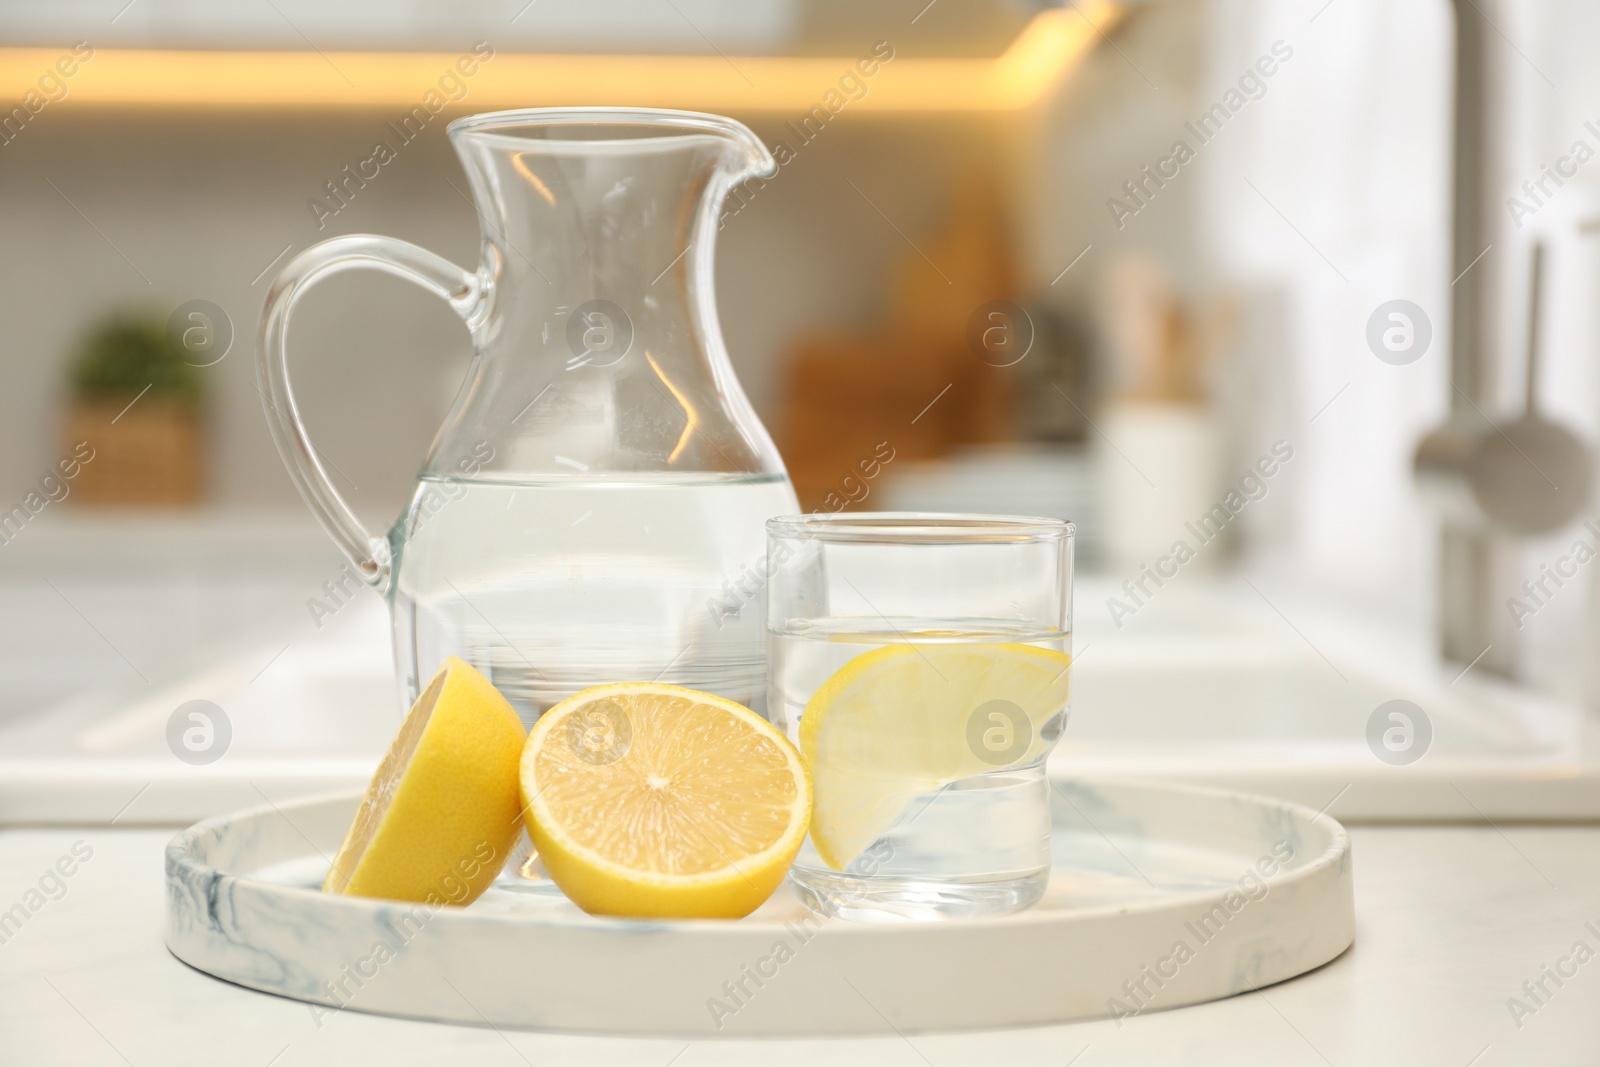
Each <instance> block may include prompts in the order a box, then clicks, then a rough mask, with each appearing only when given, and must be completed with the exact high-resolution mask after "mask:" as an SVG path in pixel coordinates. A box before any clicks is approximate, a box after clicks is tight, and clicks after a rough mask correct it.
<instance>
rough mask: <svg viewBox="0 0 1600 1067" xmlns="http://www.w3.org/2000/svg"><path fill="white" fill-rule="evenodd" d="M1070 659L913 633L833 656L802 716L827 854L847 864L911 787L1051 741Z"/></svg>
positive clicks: (909, 796) (1015, 761)
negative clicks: (843, 659)
mask: <svg viewBox="0 0 1600 1067" xmlns="http://www.w3.org/2000/svg"><path fill="white" fill-rule="evenodd" d="M1071 662H1072V659H1071V657H1070V656H1069V655H1067V654H1066V653H1064V652H1056V651H1053V650H1051V649H1044V648H1037V647H1034V646H1032V645H1023V644H1015V643H998V642H996V643H990V642H973V643H966V642H962V643H959V644H939V643H928V644H918V643H915V642H913V643H909V644H893V645H884V646H883V647H881V648H876V649H873V650H872V651H871V652H865V653H863V654H861V655H859V656H857V657H856V658H854V659H852V660H851V661H850V662H848V663H846V664H845V665H844V666H843V667H840V668H839V670H838V671H836V672H835V673H834V674H833V676H832V677H831V678H829V679H828V680H827V681H826V682H824V683H823V684H822V685H821V687H819V688H818V689H817V691H816V692H815V693H813V694H812V696H811V699H810V700H809V701H807V702H806V706H805V710H804V711H803V712H802V713H801V716H800V751H801V752H802V754H803V755H804V756H805V761H806V767H807V768H808V769H809V770H810V772H811V781H812V786H813V788H814V789H815V792H816V799H815V801H814V803H813V806H812V815H811V840H812V843H813V844H815V845H816V848H817V853H818V855H820V856H821V857H822V861H823V862H824V863H826V864H827V865H828V866H829V867H832V868H833V869H834V870H844V869H845V867H846V866H848V865H849V864H850V862H851V861H852V860H853V859H855V858H856V856H858V855H859V854H860V853H861V851H862V850H863V849H865V848H866V847H867V846H868V845H870V844H872V842H874V841H876V840H877V839H878V838H879V837H880V836H882V835H883V833H884V832H885V831H887V830H888V829H889V827H890V826H892V825H893V824H894V822H895V820H896V819H898V818H899V817H900V815H901V813H902V812H904V811H905V809H906V806H907V805H908V804H910V802H911V801H912V800H913V799H915V798H916V797H918V796H921V795H923V794H924V793H931V792H933V791H934V790H936V789H939V788H941V787H943V786H945V785H948V784H949V783H951V782H955V781H959V780H961V779H963V778H969V777H972V776H973V775H978V774H983V773H985V772H988V771H996V770H1000V769H1002V768H1004V767H1008V766H1020V765H1023V764H1026V763H1028V762H1030V761H1032V760H1034V759H1037V758H1038V757H1039V756H1040V755H1042V754H1043V753H1044V752H1046V751H1047V750H1048V748H1049V745H1050V741H1051V739H1048V738H1045V737H1043V736H1041V735H1042V734H1043V733H1044V730H1045V726H1046V724H1047V723H1048V721H1049V720H1050V719H1051V717H1052V716H1054V715H1055V714H1056V713H1057V712H1059V711H1061V710H1062V709H1063V708H1065V707H1066V704H1067V693H1068V677H1067V675H1068V667H1069V665H1070V664H1071Z"/></svg>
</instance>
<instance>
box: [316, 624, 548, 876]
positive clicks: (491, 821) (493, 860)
mask: <svg viewBox="0 0 1600 1067" xmlns="http://www.w3.org/2000/svg"><path fill="white" fill-rule="evenodd" d="M524 737H525V732H524V730H523V728H522V720H521V719H519V718H518V717H517V713H516V711H514V710H513V709H512V707H511V705H510V704H508V703H506V699H505V697H503V696H501V695H500V692H499V690H497V689H495V687H494V686H493V685H491V684H489V680H488V679H487V678H485V677H484V676H483V675H481V674H479V673H478V672H477V671H476V670H475V669H473V667H472V666H471V665H470V664H468V663H465V662H464V661H462V660H459V659H457V658H456V657H455V656H451V657H449V658H448V659H446V660H445V662H444V666H442V667H440V668H439V672H438V673H437V674H435V675H434V676H433V679H432V680H431V681H430V682H429V683H428V686H427V688H426V689H424V690H423V691H422V695H421V696H419V697H418V698H417V701H416V703H414V704H412V705H411V710H410V711H409V712H407V713H406V717H405V721H404V722H402V723H401V725H400V732H399V733H398V734H396V735H395V738H394V740H393V741H391V742H390V743H389V751H388V752H386V753H385V754H384V757H383V762H382V763H380V764H379V765H378V771H377V773H376V774H374V775H373V776H372V782H371V783H370V784H369V785H368V786H367V792H366V795H365V796H363V797H362V798H361V806H360V807H359V808H357V809H356V818H355V822H354V823H352V824H351V826H350V830H349V832H347V833H346V834H345V838H344V844H342V845H340V846H339V852H338V854H337V855H336V856H334V858H333V866H332V868H330V869H329V871H328V876H327V878H326V879H325V880H324V881H323V883H322V889H323V892H326V893H342V894H345V895H348V896H354V897H382V898H384V899H387V900H414V901H418V902H427V903H439V904H470V903H471V902H472V901H474V900H476V899H477V898H478V896H479V895H480V894H482V893H483V891H484V890H485V889H487V888H489V883H490V882H492V881H494V878H495V875H497V874H499V873H500V868H501V867H502V866H504V865H505V861H506V858H507V857H508V856H509V855H510V854H511V849H512V846H513V845H514V844H515V842H516V840H517V837H518V835H519V834H520V833H521V832H522V818H521V810H522V806H521V803H520V801H519V797H518V789H517V763H518V760H519V759H520V758H521V755H522V742H523V738H524Z"/></svg>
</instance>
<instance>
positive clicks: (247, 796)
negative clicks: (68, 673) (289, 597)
mask: <svg viewBox="0 0 1600 1067" xmlns="http://www.w3.org/2000/svg"><path fill="white" fill-rule="evenodd" d="M295 632H296V633H301V634H302V635H303V636H301V637H299V638H297V639H296V640H294V641H289V640H287V639H284V640H277V641H271V642H250V641H238V642H233V643H230V644H227V645H223V646H210V647H203V648H201V649H198V650H196V651H195V652H194V653H192V654H190V655H189V656H187V657H185V658H184V659H183V660H182V661H180V662H176V663H172V664H170V665H169V666H168V667H166V668H165V669H163V670H161V671H159V672H151V671H150V670H148V669H146V671H145V674H146V675H147V676H148V678H149V682H148V684H147V683H145V682H144V681H142V680H139V679H135V680H133V681H131V682H119V683H115V684H110V685H101V686H97V687H94V688H91V689H89V690H87V691H85V692H83V693H80V694H78V695H76V696H74V697H72V698H71V699H69V700H67V701H64V702H62V703H59V704H56V705H54V706H50V707H46V708H43V709H40V710H38V711H35V712H33V713H31V714H29V715H26V716H24V717H21V718H17V719H13V720H11V721H8V722H6V723H4V724H3V725H0V823H106V822H110V821H112V820H115V821H116V822H117V823H118V825H124V824H136V823H161V824H168V823H188V822H192V821H194V820H196V819H199V818H204V817H205V816H207V815H215V814H217V813H219V812H226V811H232V810H236V809H238V808H243V807H250V806H259V805H260V804H261V803H262V802H263V800H270V801H273V802H276V801H278V800H280V799H284V798H287V797H291V796H301V795H306V794H311V793H321V792H328V791H335V790H344V791H348V790H351V789H363V788H365V787H366V784H367V780H368V779H369V778H370V777H371V776H372V771H373V768H375V767H376V766H377V762H378V758H379V757H380V756H381V755H382V754H383V751H384V749H385V748H386V747H387V746H388V743H389V739H390V737H392V736H393V734H394V732H395V730H396V729H398V728H399V724H400V718H401V714H402V711H403V709H401V708H400V706H399V704H398V698H397V696H396V690H395V683H394V673H393V669H392V666H391V660H390V653H389V622H388V618H387V614H386V612H385V609H384V606H383V604H382V603H381V602H379V601H378V600H377V599H376V598H374V597H367V598H363V599H361V600H359V601H352V602H351V603H350V604H349V605H348V606H347V607H346V608H345V609H344V610H343V611H341V612H340V613H339V614H338V615H337V616H335V617H333V618H332V619H330V620H329V621H328V622H327V624H326V626H325V627H324V628H323V629H322V630H320V631H315V632H309V631H308V630H307V629H306V628H304V627H301V628H300V629H299V630H297V631H295ZM196 700H201V701H209V702H210V703H211V704H213V705H215V706H216V707H217V708H220V709H221V717H223V718H225V719H226V723H227V726H226V731H227V733H228V734H230V735H231V736H229V737H228V738H227V740H226V742H225V744H224V741H223V740H222V735H223V730H224V728H223V727H222V726H221V725H220V723H217V722H213V723H212V726H211V728H212V738H211V745H212V746H213V748H214V749H217V748H220V749H222V750H223V751H222V754H221V755H220V756H219V757H218V758H217V759H215V760H214V761H213V762H209V763H191V762H188V761H186V760H184V759H180V758H179V757H178V755H176V754H175V750H174V748H173V747H172V746H171V745H169V743H168V724H169V720H170V719H171V718H172V717H173V715H174V713H175V712H176V711H177V710H178V709H179V707H180V706H181V705H184V704H185V703H187V702H189V701H196ZM203 713H204V714H206V715H207V716H208V717H209V718H211V719H214V720H215V719H217V718H218V716H217V715H216V714H215V713H213V712H211V711H210V710H209V709H204V711H203ZM197 725H198V724H197V723H196V722H194V721H193V720H189V719H188V718H187V716H186V715H185V716H180V724H179V728H180V730H182V729H187V728H190V727H193V726H197ZM196 740H197V741H199V740H202V739H201V738H198V737H197V738H196ZM177 744H178V747H179V748H182V740H181V735H180V740H179V741H178V743H177ZM206 754H209V753H206Z"/></svg>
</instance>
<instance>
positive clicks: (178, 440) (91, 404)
mask: <svg viewBox="0 0 1600 1067" xmlns="http://www.w3.org/2000/svg"><path fill="white" fill-rule="evenodd" d="M201 438H202V427H201V418H200V413H199V412H198V411H197V410H195V408H194V407H193V406H192V405H188V404H174V403H170V402H164V401H161V400H156V399H153V398H151V397H145V398H144V399H143V400H140V401H139V402H138V403H136V404H134V405H133V406H132V407H129V406H128V402H127V401H126V400H79V401H77V402H75V403H74V404H73V406H72V408H71V410H70V411H69V412H68V415H67V425H66V442H65V443H66V448H67V451H68V452H70V451H71V450H72V449H73V447H75V446H76V445H77V443H78V442H80V441H87V442H89V444H90V445H91V446H92V447H93V448H94V460H93V462H91V463H86V464H84V466H83V469H82V471H81V472H80V473H79V475H78V477H77V479H76V481H75V482H74V484H73V489H72V497H71V499H73V500H76V501H79V502H81V503H84V504H113V505H124V506H130V507H183V506H189V505H194V504H198V503H200V500H201V497H202V495H203V492H204V485H205V466H206V464H205V456H204V454H203V452H202V449H201Z"/></svg>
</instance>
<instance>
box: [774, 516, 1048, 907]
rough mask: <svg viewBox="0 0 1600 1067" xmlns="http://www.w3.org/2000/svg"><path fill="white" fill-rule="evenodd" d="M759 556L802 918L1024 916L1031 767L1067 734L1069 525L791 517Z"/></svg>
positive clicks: (1039, 819) (1039, 845) (1044, 796)
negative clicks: (794, 797)
mask: <svg viewBox="0 0 1600 1067" xmlns="http://www.w3.org/2000/svg"><path fill="white" fill-rule="evenodd" d="M767 538H768V543H767V554H768V555H767V561H768V562H767V567H768V573H769V575H770V588H769V590H768V602H767V603H768V613H767V660H768V663H767V671H768V673H767V678H768V698H767V700H768V703H767V707H768V712H769V714H770V715H771V716H772V718H773V720H774V722H775V723H776V724H777V725H778V726H780V727H781V728H782V729H783V730H784V731H785V732H786V733H787V734H788V736H789V738H790V739H791V740H792V741H794V742H795V744H796V745H797V746H799V748H800V750H801V753H802V754H803V755H804V756H805V759H806V762H807V766H808V768H809V769H810V771H811V774H812V780H813V787H814V790H815V794H816V802H815V807H814V815H813V819H812V832H811V834H810V836H809V837H808V839H807V841H806V844H805V846H804V847H803V848H802V849H801V852H800V855H799V857H798V858H797V859H796V861H795V864H794V867H793V868H792V870H791V873H790V879H791V882H792V883H793V885H794V887H795V889H796V891H797V892H798V893H799V895H800V897H801V899H803V900H804V901H805V902H806V904H807V905H809V906H810V907H811V908H813V909H814V910H816V911H819V912H822V913H824V914H827V915H831V916H837V917H841V918H852V919H865V920H880V921H881V920H889V921H894V920H926V919H947V918H956V917H967V916H977V915H992V914H1000V913H1004V912H1010V911H1017V910H1020V909H1023V908H1026V907H1029V906H1031V905H1032V904H1034V903H1036V902H1037V901H1038V900H1039V898H1040V897H1041V896H1042V895H1043V893H1044V890H1045V886H1046V885H1047V883H1048V881H1049V875H1050V804H1049V783H1048V781H1047V780H1046V777H1045V770H1044V766H1045V760H1046V758H1047V757H1048V756H1049V754H1050V750H1051V749H1052V748H1053V747H1054V746H1055V743H1056V741H1057V740H1058V739H1059V738H1060V736H1061V732H1062V730H1063V729H1064V728H1065V726H1066V718H1067V694H1068V683H1069V665H1070V662H1071V658H1070V657H1071V642H1072V539H1073V527H1072V524H1071V523H1069V522H1062V521H1058V520H1055V519H1039V518H1024V517H1011V516H990V515H936V514H895V513H876V514H873V513H857V514H848V513H847V514H835V515H804V516H801V515H797V516H787V517H780V518H776V519H771V520H768V522H767ZM808 717H810V719H811V721H810V722H808Z"/></svg>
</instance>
